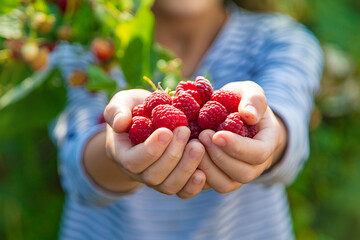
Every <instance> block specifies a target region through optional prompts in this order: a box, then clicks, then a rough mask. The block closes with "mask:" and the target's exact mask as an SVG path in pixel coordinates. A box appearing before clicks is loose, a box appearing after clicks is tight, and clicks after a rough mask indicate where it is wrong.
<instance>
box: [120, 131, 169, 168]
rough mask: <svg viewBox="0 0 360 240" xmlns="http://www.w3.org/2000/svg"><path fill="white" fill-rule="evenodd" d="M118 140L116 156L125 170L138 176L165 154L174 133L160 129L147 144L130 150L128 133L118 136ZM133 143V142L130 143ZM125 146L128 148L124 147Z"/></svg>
mask: <svg viewBox="0 0 360 240" xmlns="http://www.w3.org/2000/svg"><path fill="white" fill-rule="evenodd" d="M118 135H119V138H118V139H116V146H115V147H116V154H117V155H116V156H117V159H120V163H121V165H122V166H123V168H125V170H127V171H129V172H130V173H134V174H138V173H141V172H143V171H144V170H145V169H146V168H148V167H149V166H150V165H151V164H153V163H154V162H155V161H157V160H158V159H159V158H160V157H161V155H162V154H163V153H164V151H165V149H166V148H167V146H168V145H169V143H170V141H171V140H172V138H173V133H172V131H170V130H169V129H167V128H159V129H157V130H155V132H153V133H152V134H151V135H150V137H149V138H148V139H146V141H145V142H143V143H140V144H138V145H136V146H133V147H130V148H129V141H130V140H129V138H128V137H127V139H126V138H125V136H126V135H128V134H127V133H126V134H125V133H123V134H118ZM130 143H131V142H130ZM122 144H125V146H126V147H123V145H122Z"/></svg>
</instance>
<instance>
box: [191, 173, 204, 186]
mask: <svg viewBox="0 0 360 240" xmlns="http://www.w3.org/2000/svg"><path fill="white" fill-rule="evenodd" d="M201 182H202V177H201V176H199V175H195V176H194V178H193V183H194V184H196V185H199V184H200V183H201Z"/></svg>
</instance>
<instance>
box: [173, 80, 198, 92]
mask: <svg viewBox="0 0 360 240" xmlns="http://www.w3.org/2000/svg"><path fill="white" fill-rule="evenodd" d="M188 90H194V91H196V84H195V82H192V81H186V82H185V81H181V82H179V83H178V85H177V86H176V94H177V95H178V94H179V93H180V92H182V91H188Z"/></svg>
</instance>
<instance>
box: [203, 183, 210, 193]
mask: <svg viewBox="0 0 360 240" xmlns="http://www.w3.org/2000/svg"><path fill="white" fill-rule="evenodd" d="M210 189H211V187H210V185H209V184H208V183H207V182H205V184H204V187H203V189H202V190H204V191H207V190H210Z"/></svg>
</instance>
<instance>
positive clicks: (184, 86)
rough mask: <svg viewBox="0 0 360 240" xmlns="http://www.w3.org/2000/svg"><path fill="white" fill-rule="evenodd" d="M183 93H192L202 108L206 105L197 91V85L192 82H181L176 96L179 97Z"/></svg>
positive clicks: (177, 87)
mask: <svg viewBox="0 0 360 240" xmlns="http://www.w3.org/2000/svg"><path fill="white" fill-rule="evenodd" d="M181 92H187V93H190V95H191V96H192V97H193V98H194V99H195V100H196V101H197V102H198V103H199V105H200V106H202V105H204V103H205V100H204V99H203V98H202V97H201V95H200V93H199V92H198V90H197V87H196V83H195V82H192V81H187V82H184V81H181V82H179V84H178V85H177V86H176V95H179V94H180V93H181Z"/></svg>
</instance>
